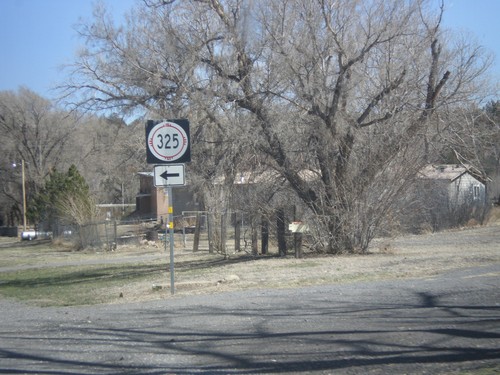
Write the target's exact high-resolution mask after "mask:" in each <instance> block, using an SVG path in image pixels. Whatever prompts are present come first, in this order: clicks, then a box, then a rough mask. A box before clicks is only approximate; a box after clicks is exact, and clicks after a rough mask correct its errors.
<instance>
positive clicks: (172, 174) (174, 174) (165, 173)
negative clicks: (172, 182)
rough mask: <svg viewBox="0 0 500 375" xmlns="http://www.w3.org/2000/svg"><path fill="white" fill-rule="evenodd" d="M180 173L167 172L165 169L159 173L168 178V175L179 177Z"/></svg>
mask: <svg viewBox="0 0 500 375" xmlns="http://www.w3.org/2000/svg"><path fill="white" fill-rule="evenodd" d="M180 175H181V174H180V173H168V171H165V172H163V173H162V174H161V175H160V177H162V178H164V179H165V180H168V178H169V177H179V176H180Z"/></svg>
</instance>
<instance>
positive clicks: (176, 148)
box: [146, 119, 191, 164]
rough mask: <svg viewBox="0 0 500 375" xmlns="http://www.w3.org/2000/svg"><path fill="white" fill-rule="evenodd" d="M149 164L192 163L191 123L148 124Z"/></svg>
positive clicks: (169, 121) (183, 121)
mask: <svg viewBox="0 0 500 375" xmlns="http://www.w3.org/2000/svg"><path fill="white" fill-rule="evenodd" d="M146 151H147V162H148V163H150V164H168V163H184V162H189V161H191V152H190V142H189V121H188V120H185V119H181V120H166V121H152V120H149V121H148V122H147V123H146Z"/></svg>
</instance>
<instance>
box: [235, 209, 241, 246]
mask: <svg viewBox="0 0 500 375" xmlns="http://www.w3.org/2000/svg"><path fill="white" fill-rule="evenodd" d="M234 251H241V218H240V215H239V214H238V213H235V214H234Z"/></svg>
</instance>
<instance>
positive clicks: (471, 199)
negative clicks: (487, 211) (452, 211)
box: [448, 173, 486, 206]
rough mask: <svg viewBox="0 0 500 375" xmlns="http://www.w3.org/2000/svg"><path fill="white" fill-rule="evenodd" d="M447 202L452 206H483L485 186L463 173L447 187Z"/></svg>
mask: <svg viewBox="0 0 500 375" xmlns="http://www.w3.org/2000/svg"><path fill="white" fill-rule="evenodd" d="M448 197H449V202H450V204H451V205H452V206H460V205H463V204H468V205H484V203H485V198H486V187H485V185H484V184H483V183H482V182H480V181H479V180H477V179H476V178H474V177H473V176H472V175H470V174H468V173H464V174H463V175H461V176H460V177H458V178H457V179H455V180H454V181H452V182H451V183H450V184H449V186H448Z"/></svg>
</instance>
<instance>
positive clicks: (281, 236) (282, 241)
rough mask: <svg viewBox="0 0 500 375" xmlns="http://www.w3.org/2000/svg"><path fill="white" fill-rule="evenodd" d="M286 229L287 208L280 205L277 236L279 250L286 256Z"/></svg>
mask: <svg viewBox="0 0 500 375" xmlns="http://www.w3.org/2000/svg"><path fill="white" fill-rule="evenodd" d="M285 231H286V226H285V210H284V209H283V208H282V207H280V208H278V209H277V210H276V232H277V233H276V237H277V238H278V252H279V255H280V256H281V257H284V256H286V253H287V248H286V237H285V233H286V232H285Z"/></svg>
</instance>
